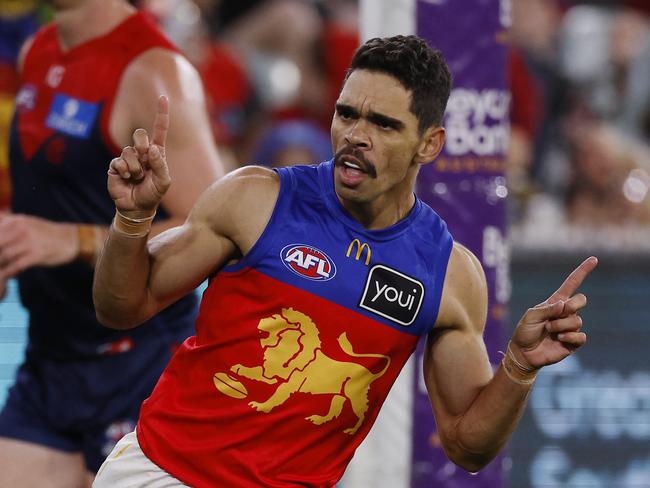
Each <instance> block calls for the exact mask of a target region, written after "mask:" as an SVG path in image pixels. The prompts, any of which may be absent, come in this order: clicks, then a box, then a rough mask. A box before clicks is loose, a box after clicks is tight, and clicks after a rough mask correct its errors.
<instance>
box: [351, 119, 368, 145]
mask: <svg viewBox="0 0 650 488" xmlns="http://www.w3.org/2000/svg"><path fill="white" fill-rule="evenodd" d="M345 142H346V143H347V144H348V145H351V146H355V147H358V148H360V149H370V146H371V144H370V137H368V133H367V131H365V130H364V127H363V121H361V120H357V121H356V123H355V124H353V125H352V126H351V127H350V128H349V130H348V131H347V133H346V134H345Z"/></svg>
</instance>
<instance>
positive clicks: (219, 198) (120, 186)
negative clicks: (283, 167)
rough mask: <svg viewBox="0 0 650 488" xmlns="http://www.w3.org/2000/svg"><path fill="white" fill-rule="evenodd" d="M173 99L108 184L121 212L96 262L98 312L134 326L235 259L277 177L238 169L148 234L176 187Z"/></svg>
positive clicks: (260, 224)
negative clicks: (180, 220) (185, 213)
mask: <svg viewBox="0 0 650 488" xmlns="http://www.w3.org/2000/svg"><path fill="white" fill-rule="evenodd" d="M168 127H169V109H168V101H167V99H166V98H165V97H160V99H159V107H158V113H157V114H156V118H155V123H154V125H153V134H152V137H151V141H149V136H148V134H147V132H146V131H145V130H144V129H138V130H136V131H135V132H134V134H133V146H127V147H125V148H124V150H123V151H122V154H121V156H120V157H119V158H115V159H113V160H112V161H111V163H110V168H109V171H108V191H109V193H110V195H111V198H113V200H114V202H115V206H116V215H115V220H114V222H113V225H112V226H111V228H110V231H109V235H108V239H107V241H106V244H105V245H104V249H103V252H102V253H101V255H100V259H99V261H98V263H97V269H96V270H95V281H94V286H93V298H94V301H95V308H96V312H97V317H98V319H99V320H100V322H102V323H103V324H105V325H107V326H109V327H113V328H122V329H123V328H130V327H134V326H136V325H138V324H140V323H142V322H143V321H144V320H146V319H147V318H149V317H150V316H152V315H153V314H155V313H156V312H158V311H159V310H161V309H162V308H164V307H166V306H167V305H169V304H170V303H172V302H173V301H175V300H177V299H178V298H180V297H181V296H183V295H184V294H186V293H188V292H190V291H191V290H192V289H194V288H195V287H196V286H197V285H198V284H200V283H201V282H202V281H203V280H204V279H205V278H207V277H208V276H209V275H211V274H212V273H213V272H214V271H216V270H217V269H219V268H220V267H221V266H222V265H223V264H224V263H225V262H227V261H228V260H230V259H237V258H238V257H240V256H242V255H245V254H246V253H247V252H248V251H249V250H250V248H251V247H252V246H253V244H255V242H256V240H257V238H258V237H259V236H260V235H261V233H262V231H263V230H264V227H265V226H266V224H267V222H268V220H269V218H270V216H271V213H272V211H273V206H274V204H275V200H276V198H277V195H278V190H279V177H278V176H277V175H276V173H275V172H273V171H271V170H268V169H264V168H257V167H249V168H243V169H241V170H237V171H234V172H233V173H230V174H229V175H227V176H226V177H224V178H222V179H221V180H219V181H217V182H216V183H214V184H213V185H212V186H211V187H209V188H208V189H207V190H206V191H205V192H204V193H203V194H202V195H201V197H200V198H199V200H198V201H197V203H196V204H195V206H194V208H193V209H192V211H191V212H190V215H189V217H188V219H187V220H186V221H185V223H184V224H183V225H181V226H180V227H175V228H172V229H169V230H167V231H165V232H163V233H162V234H160V235H158V236H156V237H155V238H153V239H151V240H150V241H148V240H147V237H148V233H149V230H150V226H151V220H152V219H153V217H154V215H155V212H156V209H157V208H158V206H159V204H160V202H161V200H162V198H163V196H164V195H165V193H166V192H167V190H168V189H169V187H170V184H171V179H170V176H169V169H168V166H167V162H166V159H165V140H166V137H167V130H168Z"/></svg>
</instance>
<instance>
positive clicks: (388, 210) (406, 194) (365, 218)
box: [339, 168, 418, 230]
mask: <svg viewBox="0 0 650 488" xmlns="http://www.w3.org/2000/svg"><path fill="white" fill-rule="evenodd" d="M417 174H418V171H417V168H416V170H415V171H410V172H409V174H408V175H407V177H406V178H405V179H404V181H402V182H401V183H400V184H398V185H396V186H395V187H393V188H392V189H390V190H388V191H387V192H385V193H383V194H382V195H380V196H379V197H377V198H375V199H373V200H372V201H369V202H358V201H351V200H343V199H342V198H341V197H340V196H339V201H340V202H341V204H342V205H343V207H344V208H345V209H346V210H347V211H348V213H349V214H350V215H351V216H352V217H354V218H355V219H356V220H358V221H359V222H360V223H361V225H363V226H364V227H365V228H366V229H368V230H380V229H385V228H387V227H390V226H391V225H395V224H396V223H397V222H399V221H400V220H402V219H404V218H405V217H406V216H407V215H408V214H409V212H410V211H411V209H412V208H413V205H415V195H414V193H413V191H414V188H415V180H416V178H417Z"/></svg>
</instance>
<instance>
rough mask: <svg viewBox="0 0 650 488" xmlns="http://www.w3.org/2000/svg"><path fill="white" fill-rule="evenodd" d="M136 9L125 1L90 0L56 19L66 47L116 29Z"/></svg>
mask: <svg viewBox="0 0 650 488" xmlns="http://www.w3.org/2000/svg"><path fill="white" fill-rule="evenodd" d="M133 12H135V9H134V8H133V7H132V6H131V5H129V4H128V3H127V2H125V1H124V0H87V1H86V2H81V3H80V4H79V5H77V6H75V7H70V8H66V9H62V10H59V11H57V12H56V15H55V16H54V21H55V23H56V25H57V30H58V33H59V39H60V41H61V46H62V47H63V49H64V50H69V49H72V48H74V47H75V46H78V45H79V44H83V43H84V42H87V41H89V40H91V39H93V38H95V37H100V36H102V35H104V34H107V33H108V32H110V31H111V30H113V29H114V28H115V27H116V26H117V25H119V24H120V23H121V22H122V21H123V20H124V19H126V18H127V17H128V16H129V15H131V14H132V13H133Z"/></svg>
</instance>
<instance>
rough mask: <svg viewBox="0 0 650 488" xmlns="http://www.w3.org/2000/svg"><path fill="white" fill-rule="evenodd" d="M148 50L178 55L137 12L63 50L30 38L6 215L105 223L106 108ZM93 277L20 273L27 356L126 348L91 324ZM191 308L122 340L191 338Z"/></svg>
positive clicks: (109, 146) (50, 29)
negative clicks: (162, 335) (132, 65)
mask: <svg viewBox="0 0 650 488" xmlns="http://www.w3.org/2000/svg"><path fill="white" fill-rule="evenodd" d="M152 48H163V49H169V50H174V51H175V48H174V47H173V46H172V45H171V44H170V42H169V41H168V40H167V39H166V38H165V37H164V36H163V35H162V34H161V33H160V32H159V30H158V29H157V27H156V26H155V25H154V24H153V22H152V21H151V20H150V19H149V18H148V17H147V16H145V15H144V14H142V13H136V14H134V15H131V16H129V17H128V18H127V19H126V20H125V21H124V22H122V23H121V24H119V25H118V26H117V27H116V28H115V29H113V30H112V31H110V32H108V33H107V34H105V35H103V36H100V37H97V38H93V39H91V40H89V41H88V42H85V43H83V44H80V45H78V46H76V47H74V48H72V49H70V50H67V51H64V50H63V49H62V47H61V44H60V42H59V38H58V32H57V27H56V25H55V24H53V23H52V24H48V25H46V26H45V27H43V28H42V29H41V30H40V31H39V32H38V33H37V34H36V35H35V37H34V39H33V42H32V45H31V46H30V48H29V50H28V52H27V53H26V56H25V60H24V63H23V70H22V73H21V78H20V88H19V91H18V94H17V97H16V112H15V115H14V119H13V121H12V126H11V135H10V169H11V179H12V202H11V204H12V210H13V212H15V213H23V214H29V215H34V216H38V217H42V218H45V219H48V220H51V221H55V222H74V223H92V224H100V225H106V226H108V225H110V222H111V220H112V218H113V215H114V214H115V205H114V203H113V201H112V200H111V198H110V196H109V194H108V191H107V189H106V172H107V169H108V164H109V162H110V161H111V159H113V158H114V157H116V156H117V155H119V154H120V152H121V148H119V147H117V146H116V144H115V143H114V141H113V140H112V139H111V136H110V134H109V121H110V115H111V109H112V107H113V102H114V98H115V96H116V94H117V91H118V87H119V83H120V80H121V78H122V74H123V72H124V70H125V68H126V67H127V66H128V65H129V63H131V62H132V61H133V60H134V59H135V58H136V57H137V56H139V55H140V54H142V53H143V52H144V51H146V50H148V49H152ZM152 103H155V100H152ZM161 217H162V218H164V217H165V212H164V211H163V212H162V215H161ZM92 275H93V270H92V269H91V268H90V267H89V266H87V265H86V264H84V263H81V262H73V263H70V264H68V265H65V266H59V267H54V268H41V267H36V268H31V269H28V270H26V271H25V272H23V273H21V275H20V276H19V279H18V281H19V285H20V295H21V300H22V302H23V304H24V306H25V307H26V308H27V309H28V311H29V325H30V329H29V341H30V348H31V349H32V350H33V349H36V350H38V351H40V352H41V353H42V354H44V355H48V356H63V357H68V356H70V355H73V356H74V355H95V354H97V353H100V354H101V353H111V352H118V351H112V348H118V349H119V348H120V347H121V348H124V347H127V345H126V344H127V343H126V342H124V340H123V336H125V333H124V332H116V331H111V330H109V329H107V328H105V327H102V326H101V325H100V324H99V323H98V322H97V320H96V319H95V312H94V308H93V303H92ZM195 309H196V299H195V298H194V297H193V296H191V297H188V298H186V299H184V300H182V301H181V302H180V303H178V304H175V305H173V306H172V307H170V309H168V310H167V311H165V312H163V314H162V315H161V316H160V317H158V318H155V319H154V320H153V324H154V325H153V326H151V327H144V328H142V330H141V331H134V332H130V333H129V335H130V336H131V337H134V336H138V335H142V334H145V333H152V332H153V329H158V331H157V332H156V333H158V334H160V333H165V334H170V338H173V337H175V335H179V330H178V329H179V328H183V329H184V330H185V331H188V326H187V322H188V321H189V322H192V318H193V314H194V311H195ZM188 315H189V316H190V317H189V319H188ZM181 319H182V320H181ZM156 324H158V325H156ZM175 324H177V325H175ZM175 328H176V329H175ZM146 331H148V332H146ZM163 331H164V332H163ZM188 332H189V331H188ZM181 335H182V334H181ZM184 337H187V335H185V336H184ZM184 337H183V338H184Z"/></svg>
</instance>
